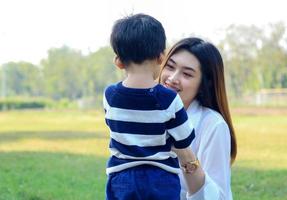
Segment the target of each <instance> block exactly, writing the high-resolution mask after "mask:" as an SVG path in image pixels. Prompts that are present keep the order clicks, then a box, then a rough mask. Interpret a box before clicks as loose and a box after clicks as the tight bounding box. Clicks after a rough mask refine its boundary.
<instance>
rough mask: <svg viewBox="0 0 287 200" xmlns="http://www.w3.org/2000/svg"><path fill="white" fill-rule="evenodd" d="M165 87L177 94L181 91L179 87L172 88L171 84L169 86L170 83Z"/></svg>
mask: <svg viewBox="0 0 287 200" xmlns="http://www.w3.org/2000/svg"><path fill="white" fill-rule="evenodd" d="M164 86H165V87H166V88H169V89H172V90H173V91H175V92H180V89H178V88H177V87H174V86H172V85H170V84H168V83H165V84H164Z"/></svg>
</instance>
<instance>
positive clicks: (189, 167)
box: [183, 160, 199, 173]
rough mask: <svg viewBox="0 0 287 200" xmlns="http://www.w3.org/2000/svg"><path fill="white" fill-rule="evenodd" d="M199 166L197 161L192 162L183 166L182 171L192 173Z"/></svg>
mask: <svg viewBox="0 0 287 200" xmlns="http://www.w3.org/2000/svg"><path fill="white" fill-rule="evenodd" d="M198 166H199V161H198V160H195V161H192V162H188V163H186V164H185V165H184V166H183V171H184V172H185V173H193V172H194V171H195V170H196V169H197V168H198Z"/></svg>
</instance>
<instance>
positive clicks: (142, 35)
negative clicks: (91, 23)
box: [110, 14, 166, 65]
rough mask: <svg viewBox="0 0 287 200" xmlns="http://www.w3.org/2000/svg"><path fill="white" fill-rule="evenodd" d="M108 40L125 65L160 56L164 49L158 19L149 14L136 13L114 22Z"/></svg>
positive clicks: (160, 25)
mask: <svg viewBox="0 0 287 200" xmlns="http://www.w3.org/2000/svg"><path fill="white" fill-rule="evenodd" d="M110 42H111V46H112V48H113V50H114V52H115V53H116V55H117V56H118V57H119V58H120V60H121V61H122V62H123V63H124V64H125V65H128V64H129V63H130V62H134V63H136V64H141V63H142V62H143V61H145V60H151V59H155V58H158V57H159V56H160V54H161V53H162V52H163V51H164V50H165V42H166V36H165V31H164V28H163V26H162V24H161V23H160V22H159V21H158V20H156V19H155V18H153V17H151V16H149V15H145V14H136V15H131V16H127V17H125V18H123V19H119V20H117V21H116V22H115V24H114V26H113V29H112V34H111V38H110Z"/></svg>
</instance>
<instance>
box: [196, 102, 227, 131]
mask: <svg viewBox="0 0 287 200" xmlns="http://www.w3.org/2000/svg"><path fill="white" fill-rule="evenodd" d="M200 124H201V127H202V128H203V127H206V128H207V129H208V130H209V131H212V132H213V131H214V130H216V129H221V130H226V131H227V132H229V128H228V125H227V123H226V121H225V120H224V118H223V117H222V115H221V114H220V113H219V112H217V111H216V110H213V109H211V108H207V107H202V115H201V120H200Z"/></svg>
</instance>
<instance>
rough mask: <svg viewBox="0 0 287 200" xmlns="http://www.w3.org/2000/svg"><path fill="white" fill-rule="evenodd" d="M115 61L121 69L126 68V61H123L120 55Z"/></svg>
mask: <svg viewBox="0 0 287 200" xmlns="http://www.w3.org/2000/svg"><path fill="white" fill-rule="evenodd" d="M114 63H115V65H116V66H117V67H118V68H120V69H124V68H125V65H124V63H123V62H122V61H121V59H120V58H119V57H118V56H115V57H114Z"/></svg>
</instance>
